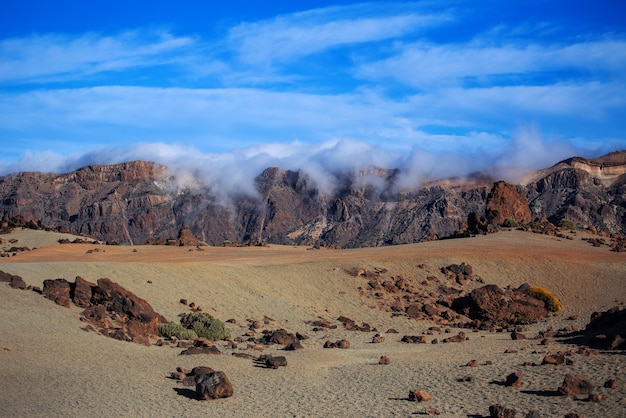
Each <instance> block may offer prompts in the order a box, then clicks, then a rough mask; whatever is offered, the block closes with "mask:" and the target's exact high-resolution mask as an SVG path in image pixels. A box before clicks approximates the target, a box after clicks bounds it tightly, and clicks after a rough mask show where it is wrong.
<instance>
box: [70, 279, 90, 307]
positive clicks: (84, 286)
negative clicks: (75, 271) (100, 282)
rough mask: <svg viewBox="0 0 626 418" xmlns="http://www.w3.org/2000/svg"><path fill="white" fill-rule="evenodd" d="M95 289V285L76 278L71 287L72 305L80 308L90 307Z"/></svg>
mask: <svg viewBox="0 0 626 418" xmlns="http://www.w3.org/2000/svg"><path fill="white" fill-rule="evenodd" d="M95 287H96V284H95V283H91V282H89V281H87V280H85V279H83V278H82V277H80V276H76V280H75V281H74V285H73V289H74V292H73V294H72V302H74V305H76V306H80V307H81V308H88V307H90V306H91V296H92V294H93V289H94V288H95Z"/></svg>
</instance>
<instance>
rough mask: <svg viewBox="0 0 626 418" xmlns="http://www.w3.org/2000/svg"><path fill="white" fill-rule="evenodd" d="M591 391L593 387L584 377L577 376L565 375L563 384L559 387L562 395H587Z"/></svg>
mask: <svg viewBox="0 0 626 418" xmlns="http://www.w3.org/2000/svg"><path fill="white" fill-rule="evenodd" d="M592 391H593V385H592V384H591V382H590V381H589V379H587V378H586V377H584V376H582V375H579V374H567V375H565V379H563V384H562V385H561V386H559V393H561V394H562V395H566V396H570V395H574V396H575V395H588V394H590V393H591V392H592Z"/></svg>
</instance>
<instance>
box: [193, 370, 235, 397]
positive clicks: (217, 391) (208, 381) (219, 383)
mask: <svg viewBox="0 0 626 418" xmlns="http://www.w3.org/2000/svg"><path fill="white" fill-rule="evenodd" d="M196 395H197V396H198V398H200V399H204V400H209V399H219V398H228V397H230V396H233V385H232V384H231V383H230V380H228V377H226V374H225V373H224V372H220V371H215V372H212V373H208V374H204V375H202V378H201V379H198V382H197V383H196Z"/></svg>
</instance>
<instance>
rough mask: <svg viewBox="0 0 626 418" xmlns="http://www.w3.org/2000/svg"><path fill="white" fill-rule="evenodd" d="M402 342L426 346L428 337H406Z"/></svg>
mask: <svg viewBox="0 0 626 418" xmlns="http://www.w3.org/2000/svg"><path fill="white" fill-rule="evenodd" d="M400 341H402V342H403V343H409V344H426V337H425V336H423V335H405V336H404V337H402V339H401V340H400Z"/></svg>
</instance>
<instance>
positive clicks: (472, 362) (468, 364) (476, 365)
mask: <svg viewBox="0 0 626 418" xmlns="http://www.w3.org/2000/svg"><path fill="white" fill-rule="evenodd" d="M465 367H478V361H476V360H470V361H469V362H468V363H467V364H465Z"/></svg>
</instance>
